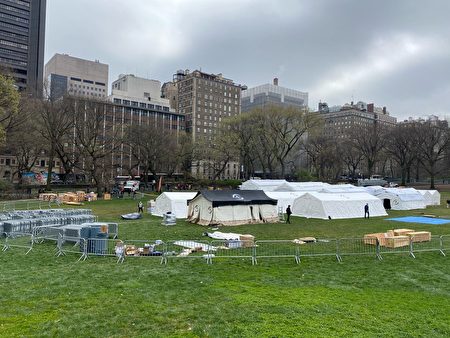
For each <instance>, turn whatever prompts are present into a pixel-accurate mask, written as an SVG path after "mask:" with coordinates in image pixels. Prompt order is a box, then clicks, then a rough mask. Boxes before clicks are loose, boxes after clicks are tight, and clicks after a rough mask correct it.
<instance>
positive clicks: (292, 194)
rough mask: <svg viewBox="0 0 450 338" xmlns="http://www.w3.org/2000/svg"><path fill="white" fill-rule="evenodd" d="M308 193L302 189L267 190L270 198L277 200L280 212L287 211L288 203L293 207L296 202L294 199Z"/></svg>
mask: <svg viewBox="0 0 450 338" xmlns="http://www.w3.org/2000/svg"><path fill="white" fill-rule="evenodd" d="M304 194H306V192H304V191H303V192H302V191H267V192H266V195H267V196H269V197H270V198H272V199H274V200H277V201H278V202H277V209H278V212H280V211H282V212H283V213H284V212H285V211H286V208H287V207H288V205H290V206H291V207H292V205H293V204H294V200H295V199H296V198H297V197H300V196H302V195H304Z"/></svg>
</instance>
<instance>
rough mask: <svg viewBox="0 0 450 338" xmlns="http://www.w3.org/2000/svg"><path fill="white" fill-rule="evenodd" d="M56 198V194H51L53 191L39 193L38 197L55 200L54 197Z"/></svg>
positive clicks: (47, 200)
mask: <svg viewBox="0 0 450 338" xmlns="http://www.w3.org/2000/svg"><path fill="white" fill-rule="evenodd" d="M57 198H58V195H57V194H53V193H41V194H39V199H40V200H41V201H46V202H49V201H56V199H57Z"/></svg>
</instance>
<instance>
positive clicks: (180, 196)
mask: <svg viewBox="0 0 450 338" xmlns="http://www.w3.org/2000/svg"><path fill="white" fill-rule="evenodd" d="M196 195H197V193H196V192H189V191H185V192H163V193H162V194H161V195H159V196H158V197H157V198H156V199H158V198H163V197H167V198H168V199H170V200H183V201H184V200H191V199H193V198H194V197H195V196H196Z"/></svg>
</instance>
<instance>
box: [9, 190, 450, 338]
mask: <svg viewBox="0 0 450 338" xmlns="http://www.w3.org/2000/svg"><path fill="white" fill-rule="evenodd" d="M449 198H450V194H449V193H443V194H442V199H443V200H446V199H449ZM86 206H89V207H92V209H93V210H94V213H95V214H96V215H98V216H99V219H100V220H104V221H107V220H108V221H118V222H119V223H120V229H119V233H120V238H122V239H148V240H154V239H162V240H175V239H197V240H201V239H204V237H202V233H203V232H204V231H205V230H206V229H205V228H204V227H200V226H197V225H192V224H187V223H185V222H182V221H178V222H177V225H176V226H172V227H165V226H162V225H161V224H160V223H161V219H160V218H155V217H151V216H149V215H147V214H146V215H144V217H143V218H142V219H141V220H139V221H129V222H122V221H120V220H119V215H120V214H123V213H128V212H133V211H135V210H136V209H137V201H132V200H113V201H98V202H93V203H91V204H89V205H87V204H86V205H85V206H84V207H86ZM421 213H425V214H435V215H438V216H441V217H444V216H447V217H450V209H447V208H445V207H443V206H441V207H432V208H428V209H427V210H426V211H409V212H394V211H392V212H389V217H392V216H407V215H420V214H421ZM292 221H293V222H292V224H290V225H289V224H262V225H248V226H238V227H232V228H226V229H225V230H224V229H223V228H222V229H221V230H222V231H231V232H238V233H250V234H253V235H255V236H256V238H257V239H293V238H297V237H302V236H315V237H319V238H336V237H361V236H362V235H363V234H365V233H368V232H378V231H385V230H387V229H392V228H403V227H408V228H413V229H416V230H429V231H431V232H432V234H435V235H440V234H450V225H449V224H447V225H425V224H407V223H397V222H392V221H386V220H383V218H372V219H370V220H364V219H353V220H331V221H329V220H328V221H322V220H307V219H303V218H297V217H294V218H292ZM53 249H54V244H52V243H44V244H40V245H36V246H35V248H34V249H33V251H32V252H30V254H28V255H27V256H25V255H24V252H25V250H23V249H19V248H12V249H11V250H9V251H7V252H4V253H0V271H1V274H0V285H1V288H0V309H1V310H0V336H2V337H24V336H25V337H30V336H43V337H46V336H48V337H98V336H101V337H144V336H151V337H257V336H258V337H293V336H301V337H330V336H341V337H349V336H358V337H361V336H363V337H364V336H365V337H377V336H389V337H397V336H401V337H448V336H450V320H449V313H450V264H449V258H448V257H443V256H441V255H439V254H438V253H437V252H424V253H417V254H416V257H417V258H416V259H412V258H410V257H408V256H407V254H391V255H384V256H383V257H384V259H383V260H382V261H378V260H376V259H375V258H374V257H369V256H359V257H352V256H346V257H344V260H343V262H342V263H337V262H336V261H335V259H334V258H333V257H316V258H304V259H302V262H301V263H300V264H299V265H296V264H295V263H294V261H293V259H274V258H272V259H262V258H261V259H259V260H258V265H255V266H252V265H251V263H250V261H249V260H248V259H245V260H244V259H223V260H218V261H214V264H213V265H207V264H205V262H204V261H202V260H191V259H177V260H170V261H169V264H168V265H167V266H164V265H160V264H159V260H157V259H149V258H144V257H142V258H136V259H127V260H126V261H125V262H124V263H123V264H116V260H115V259H114V258H112V257H111V258H105V257H89V259H88V260H86V261H85V262H76V259H77V258H78V257H77V256H76V255H70V254H69V255H67V256H62V257H55V256H54V251H53Z"/></svg>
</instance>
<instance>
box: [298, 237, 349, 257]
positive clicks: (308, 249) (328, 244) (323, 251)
mask: <svg viewBox="0 0 450 338" xmlns="http://www.w3.org/2000/svg"><path fill="white" fill-rule="evenodd" d="M299 250H300V255H299V259H301V258H302V257H322V256H334V257H336V260H337V261H338V262H339V261H340V258H339V255H338V254H337V240H336V239H319V240H317V241H315V242H309V243H304V244H299Z"/></svg>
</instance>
